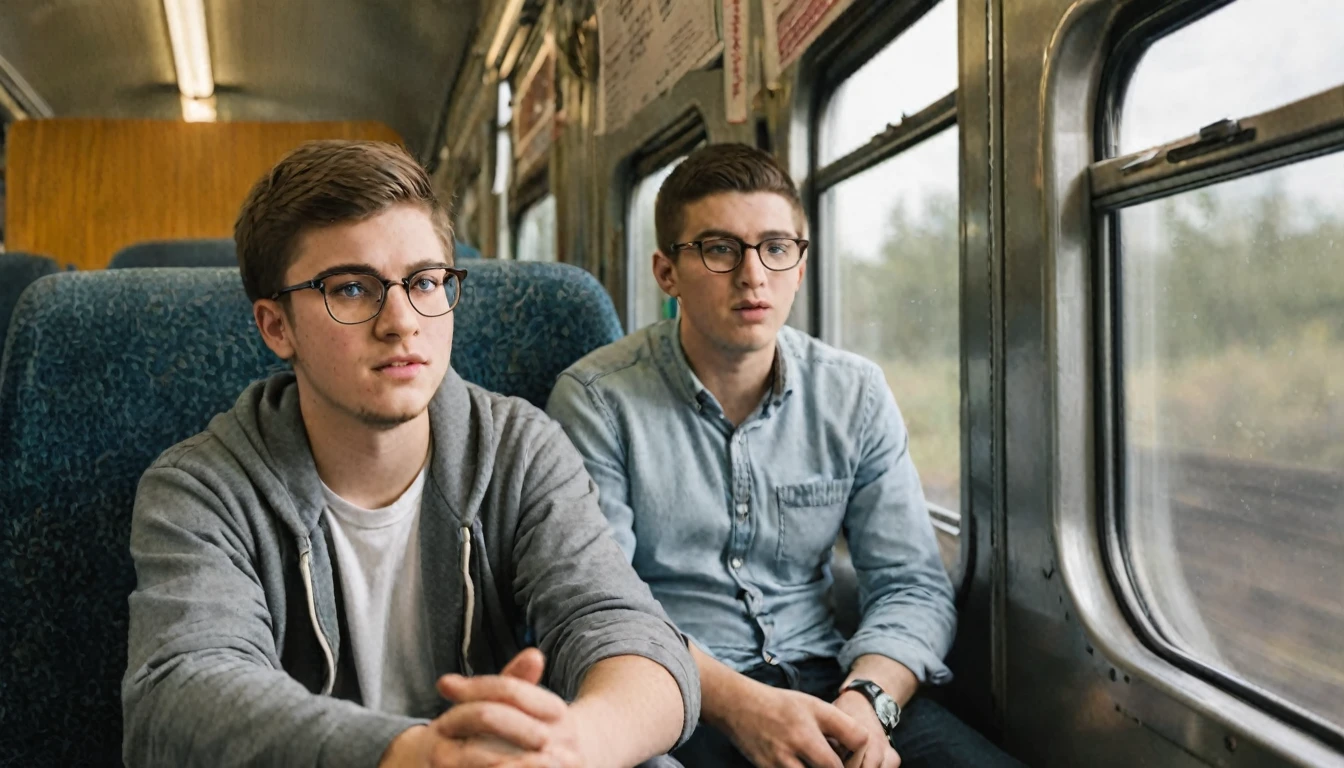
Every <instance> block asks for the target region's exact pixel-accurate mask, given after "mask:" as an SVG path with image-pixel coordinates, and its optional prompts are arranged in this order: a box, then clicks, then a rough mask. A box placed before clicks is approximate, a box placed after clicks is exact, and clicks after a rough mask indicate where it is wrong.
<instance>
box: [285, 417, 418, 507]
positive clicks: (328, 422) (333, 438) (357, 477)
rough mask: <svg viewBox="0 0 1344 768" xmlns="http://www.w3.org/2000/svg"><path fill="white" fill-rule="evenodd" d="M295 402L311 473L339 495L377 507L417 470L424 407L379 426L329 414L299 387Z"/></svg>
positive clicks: (394, 497) (394, 495)
mask: <svg viewBox="0 0 1344 768" xmlns="http://www.w3.org/2000/svg"><path fill="white" fill-rule="evenodd" d="M299 405H300V409H301V410H302V412H303V417H304V418H303V424H304V429H305V430H306V431H307V433H308V444H309V445H310V446H311V448H312V451H313V463H314V464H316V465H317V474H318V476H319V477H321V478H322V482H324V483H326V484H327V487H328V488H330V489H331V490H332V492H334V493H335V494H336V495H337V496H340V497H341V498H342V499H345V500H346V501H348V502H350V503H351V504H354V505H355V506H357V507H362V508H364V509H379V508H381V507H385V506H387V505H389V504H391V503H392V502H394V501H396V500H397V499H398V498H400V497H401V495H402V494H403V493H405V492H406V489H407V488H410V487H411V483H413V482H415V478H416V477H418V476H419V475H420V470H421V469H422V468H423V467H424V465H425V457H426V456H427V455H428V454H429V440H430V430H429V411H428V409H426V410H425V412H424V413H421V414H420V415H419V416H416V417H415V418H414V419H412V420H410V421H408V422H406V423H404V424H399V425H397V426H395V427H390V428H383V429H380V428H375V427H371V426H369V425H368V424H365V423H363V422H361V421H359V420H358V419H356V418H354V417H352V416H349V415H346V414H340V415H338V414H332V413H330V412H329V410H330V409H326V408H322V407H321V406H320V405H319V404H317V403H315V402H312V401H310V400H309V399H308V398H307V397H305V396H304V394H303V393H302V392H300V395H299ZM319 414H320V415H319ZM310 416H314V417H315V418H310Z"/></svg>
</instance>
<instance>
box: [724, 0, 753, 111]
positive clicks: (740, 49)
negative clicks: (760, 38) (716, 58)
mask: <svg viewBox="0 0 1344 768" xmlns="http://www.w3.org/2000/svg"><path fill="white" fill-rule="evenodd" d="M750 18H751V6H750V4H749V1H748V0H723V96H724V99H723V103H724V104H725V105H726V109H727V113H728V114H727V118H728V122H730V123H745V122H747V51H748V49H749V46H750V42H751V38H750V36H749V31H748V28H747V22H748V20H749V19H750Z"/></svg>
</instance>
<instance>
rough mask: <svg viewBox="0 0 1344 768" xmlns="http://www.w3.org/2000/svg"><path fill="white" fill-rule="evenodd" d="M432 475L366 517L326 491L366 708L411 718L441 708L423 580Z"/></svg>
mask: <svg viewBox="0 0 1344 768" xmlns="http://www.w3.org/2000/svg"><path fill="white" fill-rule="evenodd" d="M427 472H428V465H426V469H422V470H421V471H420V476H419V477H417V478H416V479H415V482H413V483H411V487H410V488H407V489H406V492H405V493H403V494H402V495H401V498H399V499H397V500H396V501H394V502H392V504H390V505H389V506H386V507H383V508H382V509H361V508H359V507H356V506H355V505H353V504H351V503H349V502H348V501H346V500H345V499H342V498H341V497H340V496H337V495H336V494H335V493H334V492H333V491H332V490H331V489H330V488H328V487H327V486H326V484H325V483H323V485H322V491H323V493H325V494H326V498H327V509H326V512H325V513H324V514H325V515H326V519H327V524H328V526H330V528H331V538H332V542H333V544H334V545H335V550H336V552H335V556H336V565H337V567H338V569H339V571H340V577H341V587H342V591H343V595H344V606H345V618H346V624H347V625H348V626H349V628H350V643H349V647H350V648H351V652H353V653H354V655H355V673H356V674H357V675H358V677H359V687H360V691H361V693H362V694H363V698H364V706H366V707H368V708H370V709H376V710H380V711H382V712H389V713H395V714H399V715H409V716H412V717H432V716H433V715H435V714H437V713H438V711H439V708H440V705H441V703H442V702H441V700H440V696H439V694H438V691H437V690H436V689H435V687H434V681H435V676H434V659H433V656H432V653H431V650H430V643H429V621H428V616H427V614H426V606H425V599H424V594H425V593H424V586H423V583H422V580H421V577H420V500H421V498H422V496H423V495H424V489H425V476H426V474H427Z"/></svg>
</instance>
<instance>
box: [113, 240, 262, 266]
mask: <svg viewBox="0 0 1344 768" xmlns="http://www.w3.org/2000/svg"><path fill="white" fill-rule="evenodd" d="M136 267H233V268H235V269H237V267H238V256H237V254H236V252H235V249H234V247H233V238H230V237H224V238H216V239H200V240H152V241H150V242H145V243H136V244H135V245H128V246H126V247H125V248H122V249H121V250H120V251H117V253H116V254H115V255H114V256H113V257H112V261H111V262H110V263H109V264H108V265H107V268H108V269H128V268H136Z"/></svg>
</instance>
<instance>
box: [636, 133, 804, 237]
mask: <svg viewBox="0 0 1344 768" xmlns="http://www.w3.org/2000/svg"><path fill="white" fill-rule="evenodd" d="M720 192H773V193H774V194H777V195H780V196H782V197H783V198H785V199H786V200H788V201H789V203H790V204H791V205H792V206H793V211H794V215H795V217H796V218H797V224H798V226H799V227H800V228H801V227H803V226H804V224H805V216H804V214H803V201H802V200H801V199H800V198H799V197H798V187H796V186H794V183H793V179H792V178H791V177H790V176H789V174H788V172H786V171H785V170H784V168H783V167H781V166H780V164H779V163H778V162H777V161H776V160H775V158H774V157H773V156H771V155H770V153H768V152H763V151H761V150H759V149H757V148H755V147H752V146H749V145H747V144H711V145H709V146H707V147H701V148H700V149H697V150H696V151H694V152H692V153H691V154H690V156H689V157H687V158H686V159H685V160H683V161H682V163H681V165H678V166H677V167H676V169H674V170H673V171H672V174H671V175H669V176H668V177H667V180H666V181H664V182H663V186H662V187H660V188H659V189H658V199H657V201H656V202H654V204H653V226H654V228H655V230H656V231H657V234H658V247H659V248H660V249H661V250H662V251H663V254H664V255H666V256H668V257H669V258H675V257H676V254H675V253H674V252H673V251H672V246H673V245H674V244H675V242H676V239H677V238H678V237H680V236H681V228H682V227H683V226H685V224H686V220H685V213H686V206H688V205H690V204H691V203H694V202H696V201H697V200H703V199H704V198H706V197H709V196H710V195H716V194H718V193H720Z"/></svg>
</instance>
